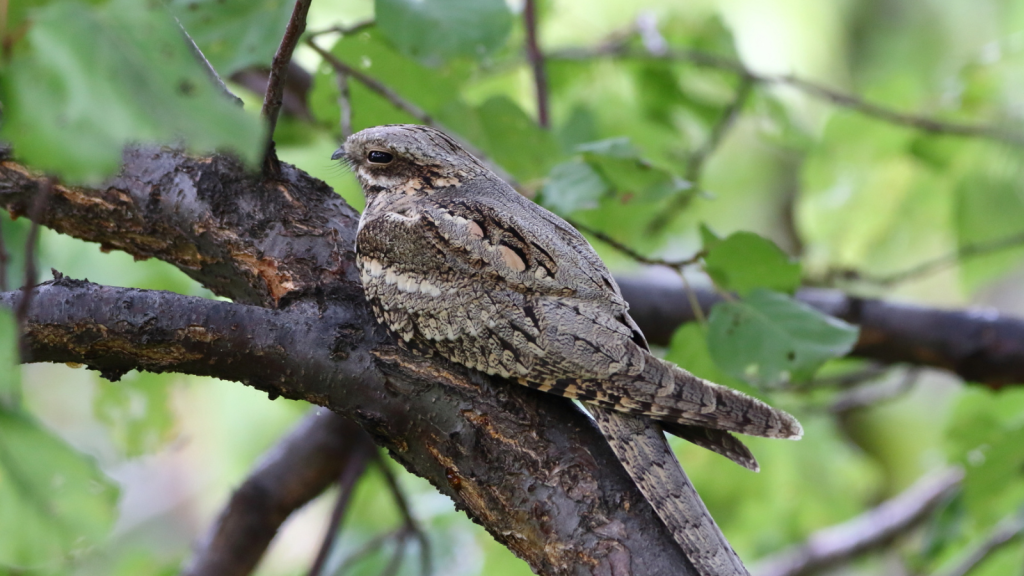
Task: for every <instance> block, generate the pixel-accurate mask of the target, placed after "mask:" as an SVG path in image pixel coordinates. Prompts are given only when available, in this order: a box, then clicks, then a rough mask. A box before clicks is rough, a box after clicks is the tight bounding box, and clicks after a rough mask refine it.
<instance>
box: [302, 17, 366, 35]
mask: <svg viewBox="0 0 1024 576" xmlns="http://www.w3.org/2000/svg"><path fill="white" fill-rule="evenodd" d="M374 24H376V22H374V21H373V20H363V21H362V22H356V23H355V24H353V25H351V26H331V27H330V28H324V29H323V30H316V31H314V32H307V33H306V39H312V38H316V37H318V36H323V35H324V34H341V35H342V36H351V35H353V34H358V33H359V32H362V31H363V30H366V29H367V28H369V27H371V26H373V25H374Z"/></svg>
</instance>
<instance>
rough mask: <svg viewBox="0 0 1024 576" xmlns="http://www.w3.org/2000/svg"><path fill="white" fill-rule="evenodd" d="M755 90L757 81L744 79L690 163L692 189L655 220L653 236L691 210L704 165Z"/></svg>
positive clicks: (741, 79) (652, 228)
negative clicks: (690, 206) (689, 207)
mask: <svg viewBox="0 0 1024 576" xmlns="http://www.w3.org/2000/svg"><path fill="white" fill-rule="evenodd" d="M753 89H754V78H753V77H751V76H749V75H746V74H744V75H741V76H740V83H739V86H737V87H736V94H735V95H734V96H733V99H732V101H731V102H729V105H728V106H726V107H725V110H723V111H722V116H721V117H720V118H719V119H718V122H716V123H715V125H714V126H712V127H711V133H710V134H708V138H707V140H705V141H704V144H702V145H701V146H700V147H699V148H697V149H696V150H694V151H693V152H692V153H691V154H690V157H689V159H687V161H686V173H685V174H684V178H686V180H687V181H688V182H689V183H690V188H688V189H686V190H682V191H680V192H678V193H677V194H676V196H675V198H673V199H672V200H671V201H670V202H669V204H668V206H666V207H665V210H664V211H662V212H661V213H659V214H658V215H657V216H656V217H655V218H654V219H653V220H651V223H650V225H649V226H648V229H649V230H650V231H651V232H654V233H657V232H661V231H662V230H664V229H665V226H668V224H669V223H670V222H672V220H673V219H674V218H675V217H676V216H678V215H679V213H680V212H682V211H683V210H685V209H686V207H687V206H689V204H690V200H691V199H692V198H693V197H694V195H696V194H697V193H698V192H699V191H700V187H701V184H700V181H701V178H702V177H703V176H704V165H705V163H706V162H707V159H708V157H709V156H711V154H712V153H713V152H714V151H715V150H717V149H718V146H719V145H721V143H722V140H723V139H724V138H725V135H726V134H728V133H729V129H730V128H732V126H733V125H734V124H735V123H736V120H737V119H738V118H739V117H740V114H742V113H743V107H744V106H746V104H747V100H749V99H750V94H751V92H752V91H753Z"/></svg>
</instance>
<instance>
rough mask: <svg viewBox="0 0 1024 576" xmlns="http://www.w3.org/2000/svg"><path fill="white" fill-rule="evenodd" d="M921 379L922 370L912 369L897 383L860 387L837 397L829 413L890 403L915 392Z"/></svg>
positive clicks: (888, 382) (889, 382) (887, 382)
mask: <svg viewBox="0 0 1024 576" xmlns="http://www.w3.org/2000/svg"><path fill="white" fill-rule="evenodd" d="M920 377H921V370H920V369H919V368H910V369H908V370H907V371H906V373H904V374H903V375H902V376H901V377H900V378H899V379H898V380H896V382H892V381H885V382H879V383H877V384H871V385H865V386H858V387H856V388H853V389H851V390H848V391H846V392H843V393H842V394H839V395H837V398H836V399H835V400H833V401H832V404H831V405H830V406H829V407H828V411H829V412H831V413H832V414H841V413H845V412H849V411H851V410H856V409H858V408H867V407H871V406H877V405H879V404H882V403H883V402H890V401H892V400H895V399H896V398H900V397H902V396H903V395H905V394H907V393H908V392H910V391H911V390H913V389H914V385H915V384H917V381H918V380H919V379H920Z"/></svg>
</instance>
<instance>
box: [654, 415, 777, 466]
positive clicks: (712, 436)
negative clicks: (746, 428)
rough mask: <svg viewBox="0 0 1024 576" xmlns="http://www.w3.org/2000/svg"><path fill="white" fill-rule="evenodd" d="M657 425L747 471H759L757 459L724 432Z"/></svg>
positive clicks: (745, 447)
mask: <svg viewBox="0 0 1024 576" xmlns="http://www.w3.org/2000/svg"><path fill="white" fill-rule="evenodd" d="M659 424H661V428H662V429H663V430H664V431H665V432H668V433H669V434H673V435H675V436H678V437H680V438H682V439H683V440H686V441H687V442H690V443H692V444H695V445H697V446H700V447H701V448H704V449H705V450H710V451H712V452H714V453H716V454H720V455H722V456H725V457H726V458H728V459H729V460H732V461H733V462H735V463H737V464H739V465H740V466H743V467H744V468H746V469H747V470H752V471H754V472H760V471H761V467H760V466H759V465H758V463H757V459H756V458H754V455H753V454H752V453H751V452H750V449H749V448H747V446H746V445H745V444H743V442H741V441H740V439H739V438H736V437H735V436H733V435H732V434H730V433H728V432H726V431H724V430H715V429H714V428H705V427H704V426H692V425H687V424H678V423H676V422H659Z"/></svg>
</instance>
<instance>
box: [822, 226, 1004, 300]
mask: <svg viewBox="0 0 1024 576" xmlns="http://www.w3.org/2000/svg"><path fill="white" fill-rule="evenodd" d="M1022 246H1024V234H1014V235H1012V236H1007V237H1006V238H997V239H995V240H989V241H987V242H978V243H977V244H968V245H966V246H963V247H961V248H959V249H957V250H954V251H953V252H950V253H949V254H945V255H943V256H939V257H938V258H935V259H934V260H929V261H927V262H923V263H921V264H918V265H916V266H912V267H910V268H908V269H906V270H903V271H900V272H896V273H893V274H887V275H884V276H872V275H870V274H864V273H862V272H858V271H856V270H833V271H830V272H829V273H827V274H826V275H825V282H824V283H825V284H832V283H834V282H835V280H837V279H841V280H847V281H855V282H865V283H869V284H876V285H878V286H882V287H888V286H893V285H895V284H900V283H902V282H906V281H908V280H915V279H917V278H920V277H922V276H928V275H930V274H934V273H936V272H939V271H941V270H943V269H946V268H949V267H951V266H955V265H956V264H957V263H958V262H960V261H961V260H968V259H971V258H977V257H979V256H987V255H989V254H992V253H995V252H1001V251H1003V250H1009V249H1012V248H1020V247H1022Z"/></svg>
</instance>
